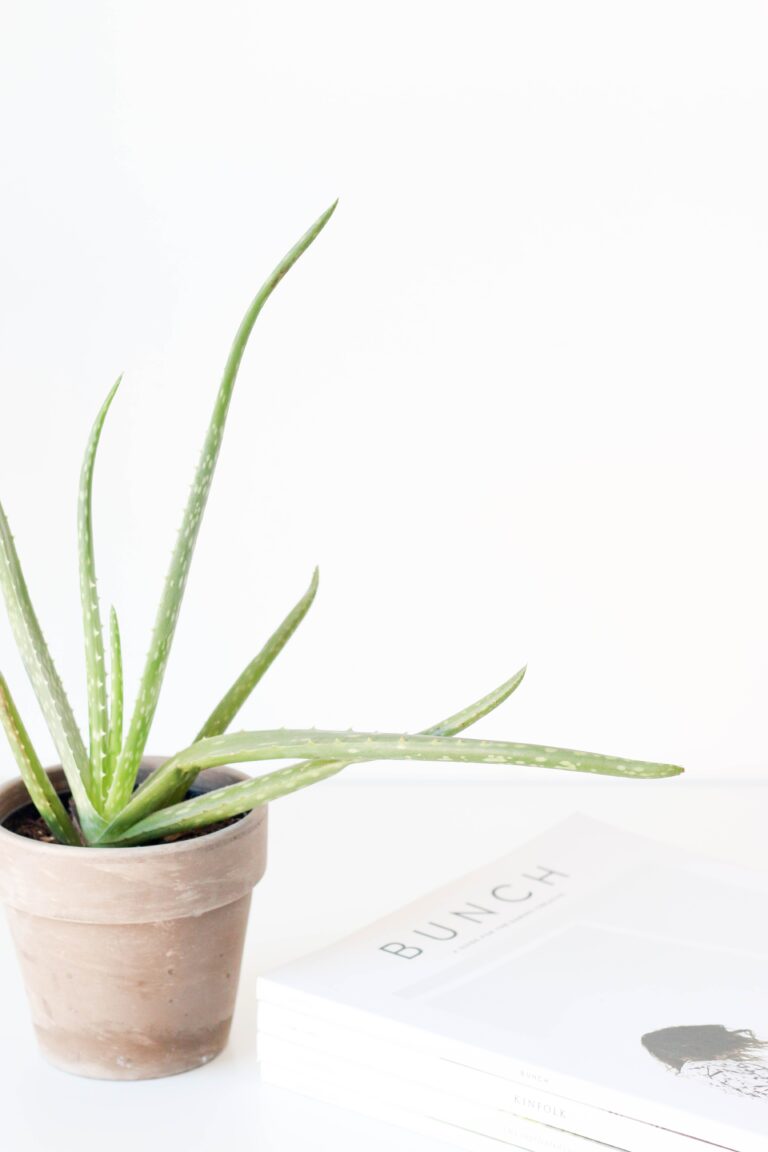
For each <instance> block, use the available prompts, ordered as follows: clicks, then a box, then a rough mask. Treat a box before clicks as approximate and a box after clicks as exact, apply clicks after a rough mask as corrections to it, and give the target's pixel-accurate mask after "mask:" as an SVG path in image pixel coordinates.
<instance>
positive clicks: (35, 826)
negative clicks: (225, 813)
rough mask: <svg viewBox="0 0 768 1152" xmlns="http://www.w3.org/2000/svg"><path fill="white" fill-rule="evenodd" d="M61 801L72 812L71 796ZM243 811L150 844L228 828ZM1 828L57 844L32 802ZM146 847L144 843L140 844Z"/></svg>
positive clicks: (191, 795) (188, 798) (171, 841)
mask: <svg viewBox="0 0 768 1152" xmlns="http://www.w3.org/2000/svg"><path fill="white" fill-rule="evenodd" d="M199 795H200V793H199V792H188V793H187V795H186V797H185V799H187V800H191V799H192V797H193V796H199ZM61 800H62V803H63V804H64V806H65V808H67V809H68V810H69V812H70V813H72V797H71V796H69V795H64V794H62V796H61ZM244 815H245V813H243V814H242V815H240V816H230V818H229V819H228V820H219V821H218V822H217V823H216V824H207V825H206V826H205V828H193V829H192V831H191V832H172V833H171V834H170V835H169V836H162V837H161V838H160V839H158V840H152V841H151V842H150V843H151V844H175V843H177V842H178V841H180V840H197V838H198V837H199V836H208V835H209V834H210V833H211V832H218V831H219V829H221V828H228V827H229V826H230V824H237V822H238V820H242V819H243V816H244ZM3 828H7V829H8V831H9V832H15V833H16V835H17V836H25V837H26V838H27V840H39V841H40V843H41V844H58V840H57V839H56V837H55V836H53V835H52V834H51V832H50V831H49V829H48V825H47V824H46V823H45V821H44V820H43V818H42V816H41V815H40V814H39V812H38V811H37V809H36V808H35V806H34V804H26V805H25V806H24V807H23V808H17V809H16V811H15V812H12V813H11V815H10V816H8V817H7V818H6V819H5V820H4V821H3ZM142 847H146V845H142Z"/></svg>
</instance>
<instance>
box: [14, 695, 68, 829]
mask: <svg viewBox="0 0 768 1152" xmlns="http://www.w3.org/2000/svg"><path fill="white" fill-rule="evenodd" d="M0 722H2V725H3V728H4V729H5V733H6V736H7V737H8V743H9V744H10V745H11V751H12V752H13V755H14V757H15V759H16V763H17V764H18V766H19V772H20V773H21V778H22V780H23V781H24V783H25V784H26V786H27V792H29V798H30V800H31V801H32V803H33V804H34V806H35V808H37V810H38V812H39V813H40V815H41V816H42V818H43V820H45V823H46V824H47V825H48V827H49V828H50V830H51V832H52V833H53V835H54V836H55V837H56V839H57V840H58V841H59V843H60V844H71V845H77V844H80V843H82V841H81V840H80V837H79V836H78V834H77V831H76V829H75V826H74V824H73V823H72V821H71V819H70V818H69V813H68V812H67V810H66V808H65V807H64V805H63V804H62V802H61V800H60V799H59V796H58V793H57V792H56V789H55V788H54V786H53V784H51V781H50V780H49V778H48V776H47V774H46V772H45V770H44V769H43V766H42V764H41V763H40V760H39V759H38V756H37V753H36V752H35V750H34V748H33V747H32V741H31V740H30V738H29V735H28V733H27V730H26V728H25V727H24V724H23V723H22V720H21V717H20V716H19V713H18V709H17V708H16V705H15V704H14V702H13V698H12V696H11V693H10V690H9V688H8V685H7V684H6V682H5V678H4V677H3V676H2V675H0Z"/></svg>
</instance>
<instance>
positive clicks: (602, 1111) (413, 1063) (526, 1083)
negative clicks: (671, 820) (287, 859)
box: [259, 816, 768, 1152]
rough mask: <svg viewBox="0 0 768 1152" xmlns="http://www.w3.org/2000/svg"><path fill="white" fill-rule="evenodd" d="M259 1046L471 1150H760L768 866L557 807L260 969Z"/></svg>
mask: <svg viewBox="0 0 768 1152" xmlns="http://www.w3.org/2000/svg"><path fill="white" fill-rule="evenodd" d="M259 1057H260V1060H261V1068H262V1077H263V1079H264V1080H265V1081H267V1082H268V1083H272V1084H276V1085H279V1086H281V1087H283V1088H291V1089H294V1090H296V1091H298V1092H302V1093H304V1094H306V1095H310V1096H313V1097H316V1098H319V1099H322V1100H325V1101H328V1102H330V1103H333V1104H337V1105H341V1106H343V1107H347V1108H352V1109H355V1110H357V1111H361V1112H365V1113H367V1114H368V1115H370V1116H373V1117H375V1118H377V1119H378V1120H382V1121H388V1122H391V1123H395V1124H399V1125H402V1126H404V1127H407V1128H409V1129H411V1130H413V1131H416V1132H421V1133H424V1134H428V1135H432V1136H436V1137H440V1138H442V1139H443V1140H445V1141H446V1142H448V1143H453V1144H456V1145H458V1146H459V1147H462V1148H466V1149H470V1150H471V1149H478V1150H481V1149H486V1150H488V1152H493V1149H496V1150H497V1152H498V1150H500V1148H501V1147H502V1146H504V1145H507V1146H511V1147H514V1148H519V1149H527V1150H529V1152H539V1150H546V1152H590V1150H591V1152H600V1149H602V1150H603V1152H605V1149H606V1146H607V1147H608V1148H609V1149H610V1148H616V1149H623V1150H624V1152H716V1150H717V1149H720V1148H725V1149H731V1150H733V1152H768V874H761V873H758V872H754V873H753V872H749V871H747V870H741V869H737V868H731V867H729V866H727V865H723V864H717V863H713V862H711V861H708V860H706V859H700V858H697V857H693V856H690V855H687V854H684V853H682V852H681V851H680V850H679V849H675V848H672V847H667V846H665V845H662V844H659V843H657V842H655V841H653V840H650V839H645V838H642V837H633V836H631V835H629V834H627V833H626V832H623V831H619V830H618V829H615V828H611V827H609V826H607V825H603V824H600V823H598V822H596V821H593V820H591V819H589V818H587V817H582V816H575V817H572V818H571V819H569V820H567V821H566V822H565V823H563V824H561V825H559V826H558V827H556V828H554V829H552V830H551V831H549V832H547V833H545V834H544V835H542V836H540V837H539V838H537V839H536V840H534V841H532V842H531V843H529V844H528V845H526V846H525V847H523V848H520V849H518V850H516V851H514V852H512V853H511V854H510V855H509V856H506V857H504V858H503V859H501V860H498V861H496V862H495V863H493V864H489V865H487V866H486V867H483V868H481V869H479V870H478V871H476V872H473V873H471V874H470V875H468V876H465V877H463V878H462V879H459V880H455V881H454V882H453V883H451V884H448V885H447V886H446V887H444V888H441V889H439V890H438V891H436V892H433V893H432V894H431V895H429V896H426V897H423V898H422V899H419V900H417V901H416V902H415V903H413V904H410V905H408V906H407V907H405V908H402V909H401V910H400V911H398V912H395V913H393V914H392V915H389V916H387V917H385V918H384V919H382V920H379V921H378V922H376V923H374V924H371V925H370V926H368V927H367V928H364V929H363V930H362V931H360V932H357V933H356V934H355V935H353V936H351V937H349V938H348V939H346V940H343V941H341V942H340V943H338V944H335V945H333V946H331V947H329V948H326V949H324V950H323V951H321V952H319V953H316V954H315V955H313V956H309V957H307V958H305V959H302V960H299V961H296V962H294V963H292V964H288V965H286V966H284V967H282V968H280V969H278V970H277V971H274V972H271V973H269V974H268V975H267V976H264V977H262V978H261V980H260V986H259Z"/></svg>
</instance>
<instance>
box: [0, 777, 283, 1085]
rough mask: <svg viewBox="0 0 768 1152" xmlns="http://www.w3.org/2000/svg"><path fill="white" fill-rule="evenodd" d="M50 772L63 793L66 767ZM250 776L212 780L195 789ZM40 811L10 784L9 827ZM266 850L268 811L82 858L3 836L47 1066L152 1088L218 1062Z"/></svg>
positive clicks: (5, 790)
mask: <svg viewBox="0 0 768 1152" xmlns="http://www.w3.org/2000/svg"><path fill="white" fill-rule="evenodd" d="M159 762H160V761H153V760H147V761H145V762H144V767H145V769H148V768H151V767H154V765H155V764H156V763H159ZM49 775H50V777H51V779H52V780H53V783H54V785H55V787H56V788H57V789H60V790H62V791H63V790H64V789H65V787H66V784H65V781H64V774H63V772H62V771H61V769H51V770H50V771H49ZM243 778H244V777H243V774H242V773H240V772H236V771H234V770H233V769H229V768H225V769H217V770H210V771H207V772H203V773H201V774H200V776H199V777H198V780H197V782H196V784H195V791H201V792H202V791H211V790H213V789H215V788H221V787H222V786H223V785H225V784H230V783H233V782H234V781H235V780H242V779H243ZM27 803H29V797H28V795H27V791H26V788H25V787H24V785H23V784H22V782H21V780H16V781H12V782H10V783H6V784H3V785H1V786H0V825H1V824H2V823H3V821H5V820H6V819H7V818H8V816H10V814H11V813H12V812H15V811H16V810H17V809H18V808H21V807H23V806H24V805H25V804H27ZM266 848H267V812H266V808H257V809H255V810H254V811H253V812H251V813H249V814H248V815H247V816H245V817H244V818H243V819H242V820H239V821H237V822H236V823H234V824H230V825H229V826H228V827H226V828H222V829H220V830H219V831H218V832H211V833H209V834H208V835H206V836H199V837H197V838H195V839H192V840H183V841H178V842H176V843H171V844H158V845H153V846H151V847H136V848H69V847H66V846H64V845H59V844H42V843H39V842H37V841H34V840H29V839H26V838H25V837H23V836H18V835H16V833H14V832H10V831H9V830H8V829H7V828H2V827H0V899H2V901H3V902H4V903H5V905H6V912H7V915H8V920H9V923H10V926H11V931H12V933H13V937H14V940H15V942H16V948H17V951H18V956H19V962H20V964H21V968H22V973H23V976H24V982H25V984H26V989H27V995H28V997H29V1001H30V1005H31V1008H32V1019H33V1022H34V1025H35V1029H36V1032H37V1037H38V1041H39V1043H40V1047H41V1049H42V1051H43V1054H44V1055H45V1056H46V1057H47V1058H48V1060H50V1061H51V1063H53V1064H55V1065H57V1066H58V1067H59V1068H63V1069H65V1070H66V1071H67V1072H74V1073H77V1074H79V1075H81V1076H95V1077H102V1078H104V1079H109V1080H143V1079H148V1078H150V1077H153V1076H170V1075H173V1074H174V1073H176V1072H185V1071H187V1070H188V1069H190V1068H196V1067H198V1066H199V1065H201V1064H206V1063H208V1061H209V1060H212V1059H213V1058H214V1056H217V1055H218V1054H219V1052H221V1051H222V1049H223V1048H224V1047H225V1045H226V1043H227V1038H228V1036H229V1029H230V1024H231V1022H232V1013H233V1010H234V1006H235V997H236V994H237V982H238V976H239V973H240V959H241V955H242V950H243V942H244V939H245V930H246V924H247V920H248V909H249V905H250V901H251V889H252V888H253V886H254V884H256V883H257V882H258V881H259V880H260V879H261V877H262V876H263V874H264V869H265V866H266Z"/></svg>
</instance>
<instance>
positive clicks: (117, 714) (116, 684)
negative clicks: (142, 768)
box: [106, 608, 123, 785]
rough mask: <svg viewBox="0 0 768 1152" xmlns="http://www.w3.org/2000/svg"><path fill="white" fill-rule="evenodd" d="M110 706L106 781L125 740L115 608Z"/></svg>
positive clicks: (112, 615)
mask: <svg viewBox="0 0 768 1152" xmlns="http://www.w3.org/2000/svg"><path fill="white" fill-rule="evenodd" d="M109 671H110V706H109V734H108V737H107V772H106V783H107V785H109V783H110V782H111V780H112V776H113V775H114V771H115V768H116V766H117V762H118V759H119V757H120V748H121V746H122V742H123V654H122V645H121V643H120V625H119V624H118V620H117V612H115V609H114V608H111V609H110V612H109Z"/></svg>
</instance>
